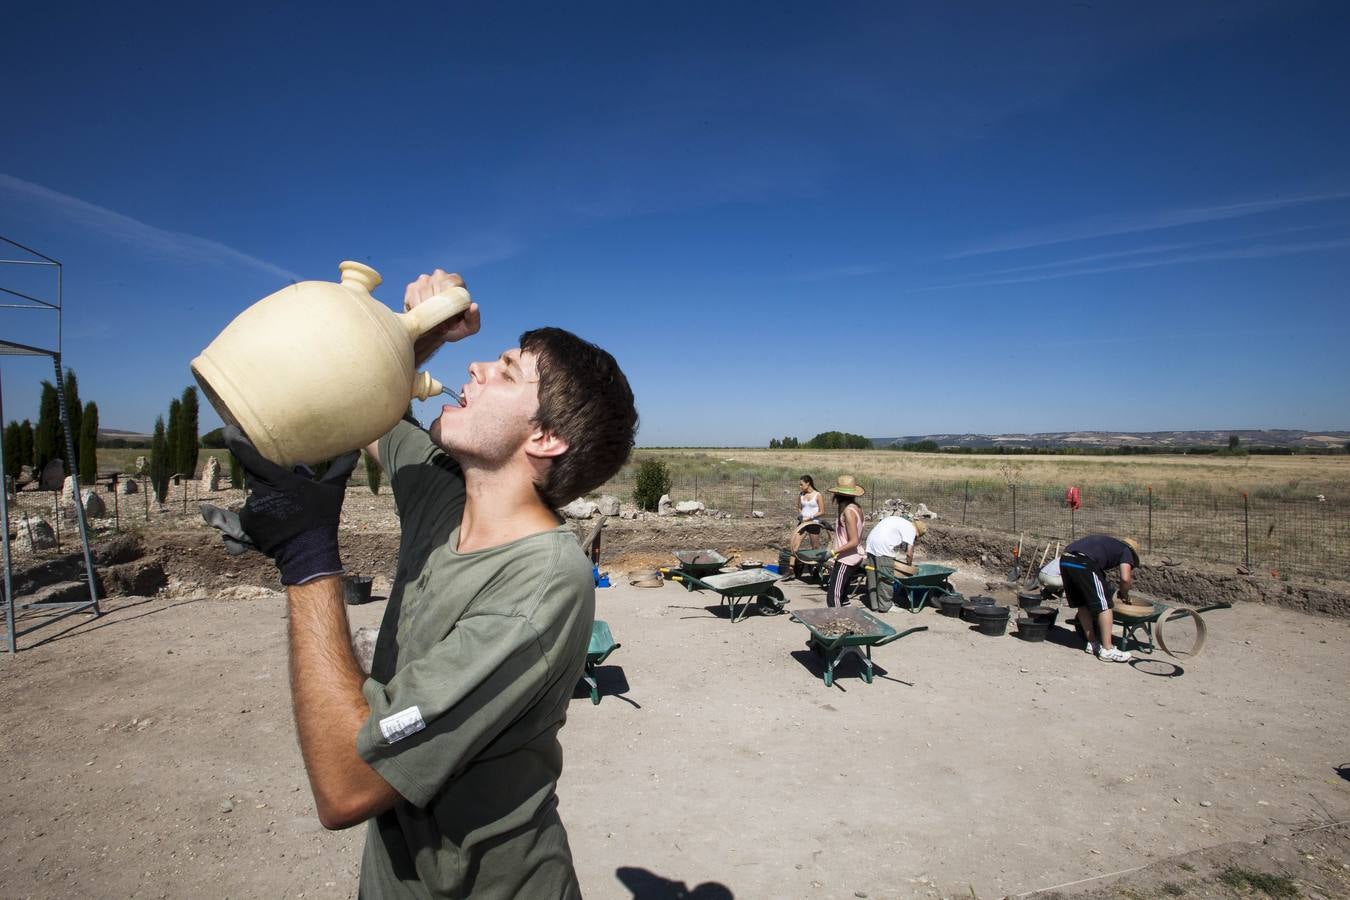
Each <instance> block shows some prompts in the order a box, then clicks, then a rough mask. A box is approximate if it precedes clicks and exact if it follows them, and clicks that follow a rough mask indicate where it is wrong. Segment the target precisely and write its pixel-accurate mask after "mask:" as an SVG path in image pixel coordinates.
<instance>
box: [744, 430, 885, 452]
mask: <svg viewBox="0 0 1350 900" xmlns="http://www.w3.org/2000/svg"><path fill="white" fill-rule="evenodd" d="M873 446H874V445H873V444H872V439H871V438H865V437H863V436H862V435H861V434H849V433H848V432H847V431H822V432H821V433H820V434H818V435H816V436H815V437H813V438H811V440H809V441H807V442H806V443H805V444H802V443H799V442H798V441H797V439H796V438H795V437H785V438H781V439H780V438H771V439H770V440H769V449H770V450H796V449H798V448H802V447H804V448H806V449H808V450H870V449H872V447H873Z"/></svg>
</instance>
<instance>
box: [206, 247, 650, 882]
mask: <svg viewBox="0 0 1350 900" xmlns="http://www.w3.org/2000/svg"><path fill="white" fill-rule="evenodd" d="M447 285H460V286H462V285H463V280H462V279H461V278H460V277H459V276H458V275H452V274H447V273H446V272H443V271H441V270H440V269H437V270H436V271H435V273H433V274H432V275H423V276H421V277H420V278H418V279H417V281H415V282H413V283H412V284H410V285H408V288H407V292H406V294H405V300H404V305H405V307H407V308H409V309H411V308H413V307H415V306H417V305H418V304H420V303H422V302H424V301H425V300H427V299H428V298H430V297H432V296H433V295H435V294H436V293H437V292H438V291H440V290H443V289H444V288H445V287H446V286H447ZM478 328H479V317H478V308H477V304H474V305H473V306H471V307H470V308H469V309H468V310H467V311H466V312H465V313H464V314H463V315H462V316H460V317H457V318H455V319H452V320H451V321H450V322H448V323H446V324H445V325H443V326H441V327H439V328H437V329H436V330H434V331H433V332H431V333H429V334H427V335H425V336H423V337H422V338H421V339H419V341H418V343H417V347H416V355H417V363H418V365H419V366H420V365H421V363H422V362H424V361H425V360H426V359H427V358H429V357H430V356H431V354H433V353H434V352H435V351H436V350H437V349H438V348H439V347H440V346H441V345H442V344H443V343H445V342H446V341H455V340H460V339H462V338H465V337H468V336H470V335H472V334H474V333H476V332H477V331H478ZM636 428H637V411H636V409H635V408H634V404H633V394H632V391H631V390H630V388H629V386H628V381H627V379H626V378H625V377H624V374H623V372H622V371H621V370H620V369H619V366H618V364H617V363H616V362H615V360H614V358H613V357H612V356H611V355H610V354H609V353H607V352H605V351H604V350H601V349H600V348H599V347H596V346H595V345H593V344H589V343H587V342H585V341H583V340H581V339H580V338H577V337H576V336H574V335H572V334H570V333H568V332H566V331H562V330H560V329H556V328H541V329H538V330H535V331H528V332H526V333H525V334H523V335H521V338H520V345H519V346H518V347H513V348H511V349H508V350H506V351H505V352H504V353H502V354H501V355H500V356H498V357H497V358H496V359H493V360H488V361H484V362H476V363H473V364H472V365H470V366H469V369H468V381H467V382H466V383H465V385H464V387H463V390H462V392H461V401H460V403H459V404H457V405H446V406H444V407H442V409H441V413H440V415H439V416H438V417H437V419H436V421H435V422H434V423H433V424H432V426H431V428H430V431H429V432H428V431H424V430H423V429H422V428H420V427H419V426H418V425H417V424H416V423H415V422H413V421H409V420H404V421H401V422H399V423H398V424H397V425H396V426H394V428H393V429H392V430H391V431H390V432H389V433H388V434H386V435H384V436H383V437H381V438H380V439H379V440H378V441H377V442H375V443H374V444H371V445H370V446H369V447H367V448H366V450H367V452H369V453H370V454H371V455H373V456H374V457H375V458H376V459H378V460H379V462H380V464H381V465H382V466H383V467H384V470H385V471H386V472H387V473H388V475H389V480H390V484H391V485H392V487H393V492H394V500H395V502H396V504H397V508H398V515H399V520H400V525H401V536H400V544H399V556H398V570H397V573H396V574H395V577H394V584H393V589H392V591H391V592H390V597H389V602H388V607H387V609H386V611H385V615H384V621H383V623H382V625H381V627H380V633H379V638H378V641H377V643H376V647H375V654H374V659H373V663H372V671H371V674H370V676H369V677H367V676H366V675H365V674H364V673H363V672H362V671H361V669H360V668H359V667H358V665H357V661H356V659H355V656H354V655H353V653H352V648H351V640H350V635H349V632H348V624H347V616H346V610H345V606H344V602H343V597H342V590H341V582H340V579H339V576H340V574H341V573H342V562H341V559H340V557H339V554H338V540H337V537H338V519H339V514H340V512H341V508H342V500H343V494H344V492H345V486H346V481H347V478H348V476H349V475H350V473H351V471H352V468H353V467H354V465H355V462H356V454H355V453H352V454H348V455H347V456H346V457H344V458H342V459H340V460H338V461H336V462H334V464H333V465H332V466H331V467H330V468H329V470H328V472H327V473H326V474H325V475H324V476H323V477H322V478H321V479H319V480H317V481H316V480H312V479H311V478H310V477H308V476H307V475H304V474H298V473H296V472H289V471H287V470H285V469H283V468H282V467H280V466H277V465H275V464H273V463H271V462H269V461H267V460H265V459H263V458H262V457H261V456H260V455H259V454H258V453H257V451H256V450H255V449H254V448H253V446H252V445H251V444H250V443H249V442H248V440H247V438H245V437H244V436H243V435H242V434H241V433H239V432H238V431H233V432H232V433H227V434H228V438H227V439H228V441H229V444H230V449H231V450H233V451H234V453H235V455H237V456H238V457H239V459H240V461H241V462H242V463H243V464H244V467H245V471H246V474H247V479H248V484H249V497H248V500H247V502H246V504H245V506H244V509H243V510H242V511H241V513H240V514H239V516H238V517H237V520H235V521H231V520H230V517H229V515H228V514H225V515H220V514H218V513H217V514H214V515H212V516H210V517H208V521H213V519H214V521H213V524H216V525H217V526H218V527H221V528H222V530H223V531H224V532H225V537H226V543H227V545H231V546H232V549H234V550H235V551H236V552H238V551H239V550H242V549H243V548H245V547H249V546H252V547H256V548H258V549H261V550H262V551H263V552H265V553H267V554H268V555H269V556H270V557H272V559H273V560H275V561H276V563H277V566H278V568H279V570H280V573H281V580H282V583H283V584H285V585H287V588H288V590H287V593H288V603H289V608H290V614H289V624H290V641H289V643H290V668H291V687H292V693H293V697H294V706H295V719H296V730H297V732H298V734H299V738H300V749H301V752H302V754H303V756H304V761H305V769H306V771H307V772H308V774H309V781H310V787H311V789H312V791H313V794H314V800H315V805H316V807H317V810H318V815H319V819H320V821H321V822H322V823H323V824H324V826H325V827H327V828H332V829H336V828H348V827H350V826H352V825H356V824H358V823H361V822H368V823H369V824H368V827H367V833H366V844H365V852H364V856H363V858H362V864H361V884H360V895H361V896H362V897H380V898H384V897H419V898H420V897H450V896H453V897H467V896H473V897H492V898H497V897H500V898H518V897H527V898H528V897H537V898H557V897H577V896H579V889H578V886H577V880H576V874H575V872H574V870H573V866H572V858H571V850H570V849H569V847H568V842H567V834H566V831H565V829H564V828H563V824H562V821H561V819H560V818H559V816H558V811H557V797H556V794H555V788H556V786H557V781H558V777H559V774H560V773H561V771H562V749H561V746H560V745H559V743H558V730H559V729H560V728H561V727H562V725H563V721H564V719H565V717H566V715H565V714H566V707H567V702H568V699H569V698H570V697H571V694H572V691H573V689H574V688H575V687H576V684H577V681H578V679H579V677H580V674H581V669H582V665H583V662H584V659H585V655H586V649H587V646H588V642H589V639H590V629H591V623H592V622H593V620H594V617H595V589H594V583H593V579H592V574H591V565H590V562H589V561H588V560H587V558H586V556H585V554H584V553H582V551H581V549H580V548H579V546H578V545H577V542H576V538H575V537H574V536H573V534H572V532H571V531H570V529H569V528H568V527H567V526H565V525H564V524H562V521H561V519H560V518H559V517H558V515H557V513H556V512H555V510H556V509H557V508H559V507H561V506H563V505H565V504H567V503H568V502H570V501H571V500H573V499H575V498H577V497H579V496H581V495H583V494H584V493H586V492H587V491H590V490H592V489H594V488H596V487H599V486H600V485H601V484H603V483H604V482H606V481H608V480H609V478H610V477H611V476H612V475H614V474H615V473H616V472H617V471H618V470H619V468H620V467H621V466H622V465H623V463H624V461H625V460H626V459H627V458H628V455H629V452H630V451H631V450H632V447H633V440H634V435H635V432H636Z"/></svg>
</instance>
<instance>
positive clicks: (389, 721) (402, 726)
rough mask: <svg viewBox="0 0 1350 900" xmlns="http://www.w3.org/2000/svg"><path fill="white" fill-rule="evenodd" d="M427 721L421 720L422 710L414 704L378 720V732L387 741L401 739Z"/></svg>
mask: <svg viewBox="0 0 1350 900" xmlns="http://www.w3.org/2000/svg"><path fill="white" fill-rule="evenodd" d="M426 727H427V723H426V722H423V721H422V711H421V710H419V709H418V708H417V707H415V706H410V707H408V708H407V709H405V710H403V711H402V712H396V713H393V714H391V715H388V716H385V717H384V718H383V719H381V720H380V734H382V735H384V739H385V740H386V741H388V742H389V743H391V744H392V743H394V742H396V741H401V740H403V739H404V738H405V737H407V736H408V735H410V734H416V733H417V732H419V731H421V730H422V729H423V728H426Z"/></svg>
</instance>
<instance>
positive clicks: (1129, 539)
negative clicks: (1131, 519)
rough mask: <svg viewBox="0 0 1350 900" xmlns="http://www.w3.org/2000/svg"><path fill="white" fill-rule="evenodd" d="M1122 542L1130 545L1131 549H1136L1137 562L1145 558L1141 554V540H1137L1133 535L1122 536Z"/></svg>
mask: <svg viewBox="0 0 1350 900" xmlns="http://www.w3.org/2000/svg"><path fill="white" fill-rule="evenodd" d="M1121 543H1123V544H1124V545H1125V546H1127V547H1129V548H1130V549H1131V550H1133V551H1134V558H1135V561H1136V562H1137V561H1139V560H1141V559H1143V557H1141V556H1140V555H1139V541H1137V540H1136V539H1134V538H1132V537H1127V538H1121Z"/></svg>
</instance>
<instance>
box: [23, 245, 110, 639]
mask: <svg viewBox="0 0 1350 900" xmlns="http://www.w3.org/2000/svg"><path fill="white" fill-rule="evenodd" d="M0 241H2V242H4V243H5V244H7V245H8V247H6V248H5V249H6V250H8V248H9V247H13V248H17V249H18V250H21V251H23V252H24V253H27V254H30V255H31V256H32V257H34V258H29V259H8V258H6V259H0V266H44V267H48V268H50V269H52V270H53V271H54V273H55V277H56V301H55V302H54V303H53V302H51V301H48V300H42V299H40V298H38V297H33V296H31V295H29V294H24V293H21V292H19V291H16V290H12V289H10V288H8V287H5V286H4V285H3V284H0V293H3V294H5V295H6V297H5V298H4V299H7V300H8V299H10V298H17V299H18V300H19V301H21V302H18V303H15V302H8V303H0V310H30V311H31V310H38V311H47V312H53V313H55V317H56V347H55V349H51V348H48V347H33V346H30V345H28V344H20V343H16V342H14V341H8V340H3V339H0V357H8V356H46V357H49V358H50V359H51V361H52V366H53V367H54V368H55V370H56V399H57V405H58V406H59V407H60V410H59V412H60V416H61V430H62V432H63V433H64V434H65V438H66V439H65V445H66V461H67V464H68V467H69V468H70V477H71V484H72V486H73V488H74V492H75V493H74V496H75V520H76V522H78V523H79V528H80V544H81V546H82V547H83V549H84V567H85V574H86V577H87V580H88V584H89V597H88V598H87V599H82V600H63V601H52V602H45V601H41V600H34V601H30V602H28V603H22V604H19V605H18V606H17V609H18V610H20V611H22V612H29V611H32V612H35V613H37V614H43V613H50V616H49V617H48V618H44V619H42V621H40V622H37V623H35V624H32V625H29V626H27V627H24V628H18V627H17V625H16V615H15V610H16V604H15V597H14V567H13V559H12V557H11V555H10V546H9V479H10V473H9V472H6V471H5V454H4V450H5V440H4V432H5V429H4V424H5V417H4V387H3V385H2V384H0V518H3V519H4V528H3V529H0V542H3V544H4V564H5V583H4V590H5V599H4V605H5V638H6V646H7V648H8V650H9V653H10V655H11V656H13V655H14V653H15V652H17V650H18V638H19V636H20V635H24V634H28V633H29V632H32V631H36V630H37V629H39V628H42V627H44V626H46V625H50V624H52V623H53V622H57V621H60V620H61V619H64V618H66V617H67V616H72V615H75V614H77V613H81V612H90V613H92V614H93V615H94V616H98V615H99V614H100V613H101V610H100V609H99V605H98V585H97V583H96V580H95V578H94V558H93V554H92V553H91V552H90V549H89V525H88V523H87V522H86V521H85V515H84V503H83V499H82V496H81V494H80V477H79V474H78V472H77V469H78V468H79V467H78V465H77V460H76V457H75V438H74V436H73V435H72V434H71V433H70V412H69V410H68V409H67V407H66V388H65V377H64V374H63V373H62V371H61V310H62V295H61V279H62V270H61V263H59V262H58V261H56V260H54V259H52V258H51V257H50V256H46V255H45V254H42V253H39V252H38V251H36V250H34V249H33V248H31V247H25V246H24V245H23V244H20V243H19V242H18V241H13V240H10V239H9V238H7V237H5V236H4V235H0ZM14 474H16V475H17V474H18V473H14Z"/></svg>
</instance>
